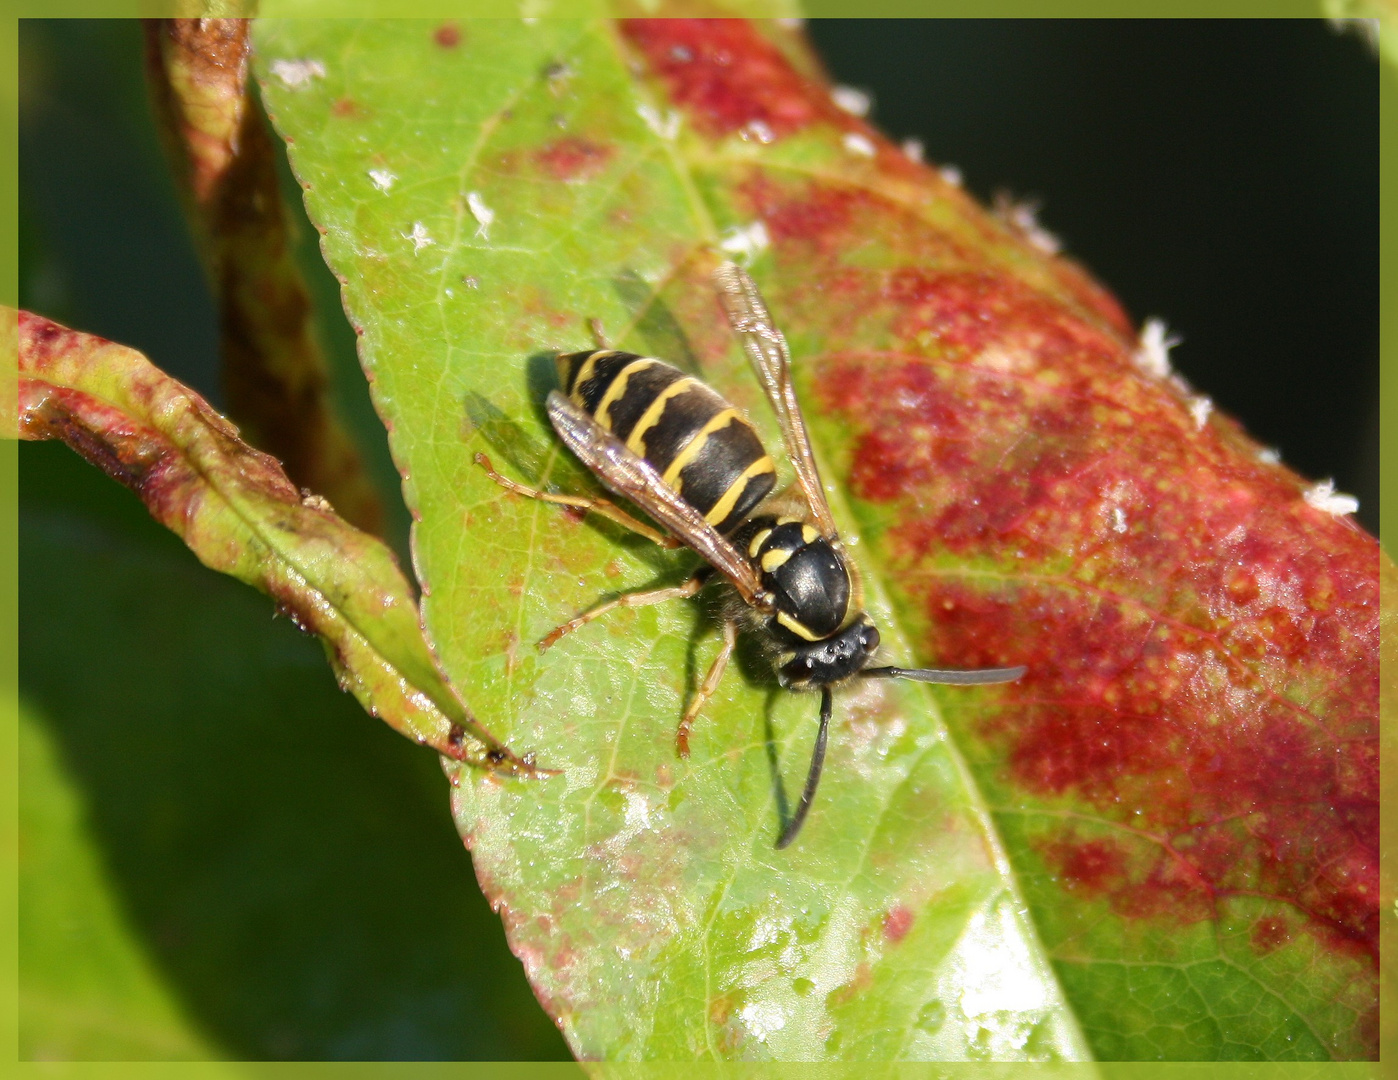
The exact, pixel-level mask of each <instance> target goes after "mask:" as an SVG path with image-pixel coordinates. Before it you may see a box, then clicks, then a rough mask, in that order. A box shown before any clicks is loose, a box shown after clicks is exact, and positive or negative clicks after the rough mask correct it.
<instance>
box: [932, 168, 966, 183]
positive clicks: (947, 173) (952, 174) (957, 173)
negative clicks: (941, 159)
mask: <svg viewBox="0 0 1398 1080" xmlns="http://www.w3.org/2000/svg"><path fill="white" fill-rule="evenodd" d="M937 171H938V172H939V173H941V174H942V179H943V180H945V181H946V182H947V183H948V184H950V185H951V186H952V187H960V186H961V170H960V169H959V168H957V167H956V166H955V165H943V166H942V167H941V168H940V169H938V170H937Z"/></svg>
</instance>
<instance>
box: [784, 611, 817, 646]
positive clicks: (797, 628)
mask: <svg viewBox="0 0 1398 1080" xmlns="http://www.w3.org/2000/svg"><path fill="white" fill-rule="evenodd" d="M777 622H779V623H781V624H782V625H783V626H785V627H786V628H787V629H788V630H790V631H791V632H792V633H793V634H795V635H796V636H797V637H803V638H805V639H806V640H807V641H819V640H820V638H818V637H816V636H815V635H814V634H813V633H811V632H810V631H809V630H807V629H806V628H805V626H803V625H802V624H801V623H799V622H797V621H796V620H795V619H793V618H792V617H791V616H790V615H788V614H787V613H786V612H785V611H779V612H777Z"/></svg>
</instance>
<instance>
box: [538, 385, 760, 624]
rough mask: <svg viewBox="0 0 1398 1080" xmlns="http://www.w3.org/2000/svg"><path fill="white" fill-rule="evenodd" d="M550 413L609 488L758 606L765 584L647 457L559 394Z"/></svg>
mask: <svg viewBox="0 0 1398 1080" xmlns="http://www.w3.org/2000/svg"><path fill="white" fill-rule="evenodd" d="M548 414H549V420H550V421H552V422H553V426H554V430H556V431H557V432H558V436H559V438H561V439H562V440H563V441H564V442H565V443H567V444H568V449H569V450H571V451H573V453H574V454H576V455H577V456H578V459H579V460H580V461H581V462H582V463H583V464H584V465H586V466H587V467H588V468H589V469H591V470H592V471H593V472H594V473H596V474H597V476H598V477H599V478H600V479H601V481H602V482H603V483H604V484H606V485H607V487H609V488H611V489H612V491H614V492H616V493H617V494H618V495H620V496H621V497H622V498H624V499H629V500H631V502H633V503H635V504H636V505H637V506H639V507H640V508H641V509H642V510H644V511H645V512H646V513H647V514H649V515H650V516H651V517H652V518H654V519H655V520H656V521H657V522H659V523H660V524H661V525H662V526H664V527H665V528H666V529H668V530H669V531H670V532H671V533H672V534H674V535H675V536H677V537H679V538H680V539H681V540H683V541H684V542H685V543H686V544H687V545H688V546H689V547H691V548H693V549H694V550H695V551H696V552H698V553H699V555H701V556H702V557H703V558H704V560H705V561H706V562H707V563H708V564H709V565H710V566H712V567H713V568H714V569H715V570H717V571H718V572H719V573H721V574H722V575H723V576H724V577H726V578H727V579H728V581H729V583H730V584H731V585H732V586H733V587H734V588H735V589H737V590H738V593H739V595H740V596H742V598H743V600H744V601H745V602H747V603H749V604H754V605H756V604H757V603H758V601H759V597H760V595H761V593H762V582H761V580H760V579H759V578H758V576H757V571H756V570H754V569H753V567H752V564H751V563H750V562H748V560H747V559H745V558H743V556H742V554H741V553H740V552H739V551H738V549H737V548H735V547H734V546H733V545H732V544H730V543H729V542H728V541H727V540H726V539H725V538H724V536H723V534H722V533H720V532H719V531H718V530H717V529H715V528H714V527H713V526H712V525H710V524H709V523H708V522H707V521H705V520H704V515H703V514H701V513H699V511H698V510H696V509H694V507H692V506H690V505H689V503H687V502H685V501H684V500H683V499H682V498H680V496H679V495H678V494H677V493H676V492H675V490H674V489H673V488H671V487H670V486H669V485H668V484H667V483H665V481H664V480H663V479H661V476H660V474H659V473H658V472H656V471H655V469H654V468H652V467H651V465H650V464H649V463H648V462H647V461H645V459H643V458H641V457H640V456H638V455H637V454H635V453H633V452H632V451H631V450H629V449H628V448H627V446H626V444H625V443H624V442H622V441H621V440H620V439H618V438H617V437H616V436H615V435H613V434H612V433H611V432H609V431H607V430H606V429H605V428H604V427H602V425H601V424H599V423H597V421H596V420H594V419H593V418H592V417H591V416H589V415H588V414H587V413H585V412H583V410H582V409H580V408H578V407H577V406H576V405H574V404H573V403H572V402H571V401H569V400H568V399H567V398H566V397H564V396H563V394H561V393H559V392H558V391H557V390H554V391H553V392H552V393H550V394H549V398H548Z"/></svg>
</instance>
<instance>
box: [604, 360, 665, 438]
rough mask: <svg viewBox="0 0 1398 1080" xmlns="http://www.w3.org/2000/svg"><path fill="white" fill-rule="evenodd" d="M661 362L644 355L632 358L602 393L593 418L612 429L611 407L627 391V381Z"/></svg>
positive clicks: (609, 429)
mask: <svg viewBox="0 0 1398 1080" xmlns="http://www.w3.org/2000/svg"><path fill="white" fill-rule="evenodd" d="M658 363H660V361H659V360H652V359H651V358H650V357H648V356H642V357H641V358H640V359H638V360H632V361H631V363H629V364H627V365H626V366H625V367H624V368H622V369H621V370H620V371H618V372H617V373H616V378H615V379H613V380H612V383H611V385H610V386H608V387H607V392H606V393H605V394H603V395H602V400H601V401H599V402H598V403H597V411H596V412H594V413H593V414H592V418H593V419H594V420H596V421H597V422H598V423H599V424H601V425H602V426H603V427H604V428H606V429H607V430H608V431H611V430H612V417H611V412H610V409H611V407H612V406H613V405H614V404H615V403H616V402H617V401H618V400H620V398H621V395H622V394H624V393H626V383H627V382H628V380H630V378H631V376H632V375H634V374H636V372H638V371H645V369H646V368H648V367H654V366H655V365H656V364H658Z"/></svg>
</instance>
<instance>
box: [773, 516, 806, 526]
mask: <svg viewBox="0 0 1398 1080" xmlns="http://www.w3.org/2000/svg"><path fill="white" fill-rule="evenodd" d="M802 520H803V519H802V518H798V517H779V518H777V524H778V525H800V524H801V522H802Z"/></svg>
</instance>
